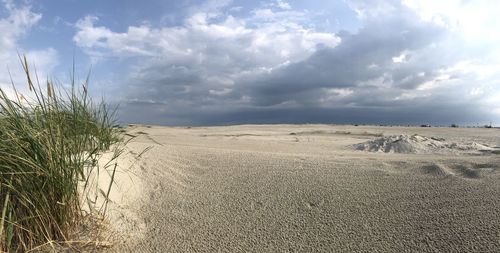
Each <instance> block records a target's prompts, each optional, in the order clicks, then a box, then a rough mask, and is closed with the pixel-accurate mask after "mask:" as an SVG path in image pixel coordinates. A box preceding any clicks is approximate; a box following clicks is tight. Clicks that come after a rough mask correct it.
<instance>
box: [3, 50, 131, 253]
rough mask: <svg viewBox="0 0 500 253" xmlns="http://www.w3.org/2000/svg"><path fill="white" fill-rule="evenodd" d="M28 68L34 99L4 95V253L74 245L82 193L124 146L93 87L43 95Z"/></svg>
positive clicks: (50, 89) (47, 91)
mask: <svg viewBox="0 0 500 253" xmlns="http://www.w3.org/2000/svg"><path fill="white" fill-rule="evenodd" d="M21 61H22V64H23V68H24V70H25V74H26V77H27V82H28V87H29V90H30V94H25V95H26V96H24V95H21V94H19V93H18V92H17V91H15V96H14V97H8V96H7V94H6V92H5V90H4V89H2V88H1V87H0V204H1V206H0V207H1V220H0V251H9V252H24V251H28V250H30V249H33V248H35V247H38V246H40V245H43V244H47V243H49V244H50V243H53V242H61V241H67V240H69V239H70V238H69V237H70V236H71V235H72V233H73V232H74V231H75V228H76V227H77V226H78V224H79V222H80V221H81V218H82V215H83V213H82V210H81V203H82V202H81V200H82V199H83V198H85V196H81V192H86V191H85V189H84V190H83V191H82V190H81V189H80V187H81V185H84V187H86V185H87V184H85V182H87V181H88V178H87V177H88V175H90V174H91V172H92V170H98V169H99V168H98V167H96V166H95V165H96V164H97V159H98V158H99V157H100V155H101V154H102V153H103V152H105V151H107V150H109V149H110V148H112V147H115V146H116V144H117V143H121V142H122V137H121V134H120V132H119V131H118V129H117V128H114V127H113V125H115V120H114V119H115V115H114V111H113V110H110V109H109V108H108V107H107V105H106V104H105V103H104V102H102V101H101V102H100V103H94V102H93V101H92V99H91V98H90V97H89V96H88V94H87V82H85V83H84V84H83V86H82V89H79V88H77V87H76V85H75V82H74V81H73V84H72V88H71V89H70V90H63V89H57V88H55V87H54V86H53V85H52V83H51V82H49V81H48V82H47V84H46V89H42V88H41V87H40V84H39V83H38V82H37V83H36V86H35V83H33V81H32V80H37V79H33V78H32V77H31V74H30V70H29V65H28V62H27V60H26V58H25V57H24V58H23V59H21ZM73 80H74V78H73ZM87 80H88V79H87ZM44 86H45V85H44ZM14 90H15V88H14ZM116 153H117V154H118V153H119V152H116Z"/></svg>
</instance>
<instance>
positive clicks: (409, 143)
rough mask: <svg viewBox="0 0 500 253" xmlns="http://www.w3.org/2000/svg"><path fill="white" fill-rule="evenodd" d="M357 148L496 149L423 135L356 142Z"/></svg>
mask: <svg viewBox="0 0 500 253" xmlns="http://www.w3.org/2000/svg"><path fill="white" fill-rule="evenodd" d="M355 148H356V149H357V150H362V151H369V152H384V153H404V154H430V153H481V152H491V151H494V150H496V149H495V148H492V147H489V146H488V145H485V144H479V143H476V142H469V143H456V142H447V141H446V140H445V139H443V138H436V137H425V136H421V135H417V134H414V135H405V134H402V135H393V136H385V137H382V138H378V139H375V140H371V141H367V142H364V143H360V144H356V145H355Z"/></svg>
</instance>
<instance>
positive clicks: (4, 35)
mask: <svg viewBox="0 0 500 253" xmlns="http://www.w3.org/2000/svg"><path fill="white" fill-rule="evenodd" d="M2 3H3V6H1V5H0V8H2V7H3V8H5V10H6V13H7V15H6V17H4V18H1V19H0V34H1V36H0V62H1V64H0V87H1V88H2V89H4V90H6V91H7V92H10V91H9V90H10V87H11V80H10V77H11V76H12V79H13V81H14V83H15V84H16V85H17V86H18V87H17V88H18V90H20V91H21V92H23V91H25V90H26V89H27V87H25V85H22V84H24V82H25V80H24V76H23V74H22V69H21V64H20V61H19V57H18V54H17V53H18V52H19V53H20V54H25V55H26V56H27V58H28V60H29V61H30V63H32V67H36V70H37V73H38V75H39V77H40V78H45V77H47V76H48V74H49V73H50V71H51V70H52V68H53V67H55V65H56V64H57V52H56V50H54V49H53V48H46V49H34V50H30V49H23V48H21V47H20V46H19V41H20V40H21V39H22V38H23V37H24V36H26V35H27V34H28V32H29V31H30V29H31V28H32V27H33V26H35V25H36V24H37V23H38V22H39V21H40V19H41V18H42V14H40V13H35V12H33V11H32V10H31V7H30V6H28V5H23V6H16V5H15V4H13V3H12V1H2Z"/></svg>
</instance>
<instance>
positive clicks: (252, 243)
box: [106, 125, 500, 252]
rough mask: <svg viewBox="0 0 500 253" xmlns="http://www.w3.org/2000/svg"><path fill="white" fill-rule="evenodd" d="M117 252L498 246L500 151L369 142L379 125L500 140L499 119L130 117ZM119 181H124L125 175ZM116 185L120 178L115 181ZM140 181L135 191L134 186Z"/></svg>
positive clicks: (388, 132) (381, 132) (453, 138)
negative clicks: (173, 120) (287, 121)
mask: <svg viewBox="0 0 500 253" xmlns="http://www.w3.org/2000/svg"><path fill="white" fill-rule="evenodd" d="M127 131H128V133H131V134H134V135H137V138H135V139H134V140H133V141H132V142H130V143H129V144H128V146H127V148H128V150H129V153H127V155H126V157H124V158H122V159H130V157H133V154H138V153H140V152H141V151H142V150H144V149H145V148H147V147H151V149H150V150H149V151H148V152H146V153H145V154H144V155H143V156H142V157H140V158H139V159H137V161H135V162H134V165H133V166H131V168H130V170H128V172H127V173H133V174H134V175H136V178H135V180H134V182H136V183H137V184H136V183H134V182H130V181H126V180H125V181H123V182H125V184H127V183H128V184H130V186H129V187H132V189H134V190H133V192H132V193H131V194H130V196H131V197H130V199H133V201H130V199H128V198H123V196H128V195H126V194H125V195H123V194H120V193H116V194H117V195H116V196H118V197H117V198H115V199H116V200H115V201H114V202H113V204H111V207H112V210H114V213H112V214H111V215H110V219H111V220H114V222H111V228H110V229H113V230H114V231H116V234H120V236H121V237H120V238H121V239H119V240H117V241H116V242H115V246H114V247H113V248H112V249H107V250H106V251H109V250H113V251H115V252H498V251H499V250H500V208H499V207H500V183H499V180H500V169H499V168H500V155H498V154H495V152H487V153H483V152H478V153H475V152H472V153H467V154H464V153H455V152H423V153H418V152H417V153H412V152H410V153H408V152H406V153H398V152H389V153H386V152H369V151H364V150H358V149H357V148H355V147H356V145H357V144H360V143H365V144H366V143H367V142H369V141H373V140H377V139H379V138H384V137H386V136H400V135H405V136H413V135H414V134H418V135H419V136H424V137H426V138H429V137H434V138H436V140H437V141H440V140H441V139H443V140H445V141H446V142H447V143H457V144H466V143H477V144H478V145H484V146H487V147H496V146H500V130H498V129H463V128H458V129H457V128H411V127H375V126H358V127H355V126H338V125H333V126H332V125H243V126H228V127H193V128H181V127H178V128H174V127H157V126H152V127H147V126H133V127H129V128H127ZM122 185H123V184H122ZM118 191H120V190H118ZM137 191H139V192H137Z"/></svg>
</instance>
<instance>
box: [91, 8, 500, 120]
mask: <svg viewBox="0 0 500 253" xmlns="http://www.w3.org/2000/svg"><path fill="white" fill-rule="evenodd" d="M349 3H350V4H351V6H352V8H354V9H355V10H356V11H357V12H358V14H359V18H360V20H361V21H362V23H363V26H362V27H361V28H360V29H359V30H358V31H355V32H347V31H342V32H339V33H338V34H336V35H332V34H328V33H312V31H311V30H309V31H308V32H306V33H303V32H302V31H303V30H304V29H305V28H304V27H303V26H301V25H300V23H294V22H289V21H287V22H288V23H287V22H281V23H283V24H280V22H276V21H275V20H274V19H275V18H276V17H283V16H285V17H286V15H287V14H286V12H282V13H279V15H278V14H277V13H274V12H273V11H270V10H269V11H267V10H263V11H260V12H258V13H260V14H259V15H261V16H260V17H259V18H258V20H261V19H262V15H265V16H266V17H272V18H270V20H273V22H274V23H273V22H264V23H258V25H254V26H248V25H247V24H246V23H249V22H250V21H254V22H256V21H255V20H252V19H247V20H239V19H237V18H234V17H229V18H227V19H225V20H224V18H221V17H220V16H218V19H217V20H222V21H221V22H218V23H210V22H211V19H210V18H207V17H206V16H203V15H202V16H199V15H198V16H197V15H196V14H195V15H193V16H192V17H190V19H189V20H190V21H189V22H188V23H189V24H190V25H186V27H185V28H182V29H180V28H175V29H173V28H172V29H170V28H168V29H166V30H161V31H160V30H152V29H149V28H147V29H146V28H141V29H142V30H143V34H148V35H147V36H145V38H150V39H151V38H153V40H152V41H154V38H157V41H159V42H162V41H163V40H165V41H166V42H162V43H158V44H154V43H152V42H148V44H147V45H143V44H139V45H138V46H137V47H138V48H137V49H134V50H135V51H138V52H142V51H147V52H150V51H153V52H156V53H158V54H159V55H157V56H153V57H151V56H147V57H143V58H142V59H143V60H142V61H141V62H139V63H138V64H137V65H136V66H135V68H134V69H133V71H131V74H130V75H129V78H128V81H127V85H128V87H127V94H128V95H127V97H126V98H125V102H124V103H122V104H123V108H122V118H123V119H124V121H133V122H146V123H160V124H181V125H183V124H184V125H187V124H189V125H191V124H193V125H200V124H201V125H203V124H205V125H206V124H237V123H307V122H309V123H311V122H320V123H349V122H353V123H383V124H391V123H394V124H419V123H431V124H434V123H436V124H450V123H459V124H463V123H468V124H472V123H475V122H483V123H484V122H488V121H490V120H492V119H493V120H494V119H495V118H494V117H495V116H494V113H493V111H492V110H491V109H490V108H491V103H492V102H491V99H490V100H488V92H489V91H494V90H495V87H498V86H497V85H499V83H498V81H497V80H498V76H497V75H489V76H487V77H484V76H482V75H484V73H485V69H486V70H487V69H488V64H489V63H491V62H488V61H482V60H481V59H482V57H484V56H485V53H487V51H484V49H482V48H480V47H476V46H475V45H471V44H470V43H468V42H466V41H464V39H463V38H462V37H461V36H459V34H457V33H456V32H455V31H454V30H453V29H451V28H450V27H448V26H447V25H446V24H443V23H442V22H434V21H433V20H425V19H422V17H421V16H420V15H419V13H417V12H416V11H415V10H414V9H411V8H409V7H407V6H405V5H403V4H401V3H400V2H399V1H378V2H376V3H374V2H373V1H350V2H349ZM255 13H257V11H256V12H255ZM263 13H264V14H263ZM293 15H297V13H294V14H293ZM256 20H257V18H256ZM259 22H261V21H259ZM90 25H91V28H93V26H92V24H90ZM251 27H253V28H251ZM171 34H174V35H171ZM107 36H109V37H111V38H115V37H116V38H119V39H120V38H126V36H124V35H123V34H120V35H115V34H113V33H110V34H109V35H107ZM89 37H90V36H89ZM82 38H84V36H82ZM135 40H136V39H135ZM118 44H119V43H118ZM172 45H174V46H172ZM106 46H107V47H109V49H111V50H114V51H115V52H121V51H123V50H124V49H122V48H119V49H117V48H113V45H106ZM175 46H177V47H175ZM172 48H173V49H172ZM90 49H92V47H91V48H90ZM100 49H102V48H100ZM127 50H128V49H127ZM163 51H166V52H168V53H167V54H166V55H162V53H161V52H163ZM470 66H474V68H471V67H470ZM470 69H472V70H470ZM486 72H487V71H486Z"/></svg>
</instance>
